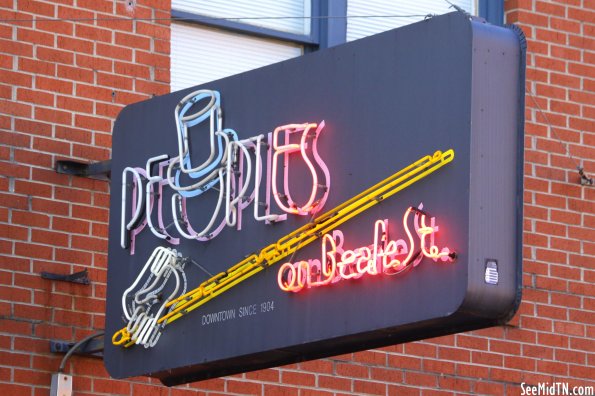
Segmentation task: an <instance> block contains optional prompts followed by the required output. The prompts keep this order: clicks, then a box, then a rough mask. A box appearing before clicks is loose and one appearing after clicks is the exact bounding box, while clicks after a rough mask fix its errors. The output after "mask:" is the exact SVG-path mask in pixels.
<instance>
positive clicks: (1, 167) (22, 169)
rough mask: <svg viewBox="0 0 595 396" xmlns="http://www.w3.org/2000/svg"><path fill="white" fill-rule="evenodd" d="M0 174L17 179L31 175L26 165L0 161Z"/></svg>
mask: <svg viewBox="0 0 595 396" xmlns="http://www.w3.org/2000/svg"><path fill="white" fill-rule="evenodd" d="M0 175H3V176H7V177H15V178H19V179H28V178H29V176H30V175H31V168H30V167H29V166H26V165H19V164H13V163H9V162H3V161H0ZM4 180H6V179H4Z"/></svg>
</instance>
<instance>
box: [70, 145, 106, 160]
mask: <svg viewBox="0 0 595 396" xmlns="http://www.w3.org/2000/svg"><path fill="white" fill-rule="evenodd" d="M72 155H73V156H74V157H78V158H84V159H86V160H91V161H104V160H106V159H108V158H109V157H110V150H108V149H106V148H101V147H92V146H85V145H82V144H74V145H73V147H72Z"/></svg>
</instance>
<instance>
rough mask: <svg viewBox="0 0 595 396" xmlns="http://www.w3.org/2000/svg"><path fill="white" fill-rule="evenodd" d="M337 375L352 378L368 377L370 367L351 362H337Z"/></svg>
mask: <svg viewBox="0 0 595 396" xmlns="http://www.w3.org/2000/svg"><path fill="white" fill-rule="evenodd" d="M335 370H336V373H337V375H339V376H343V377H350V378H368V368H367V367H364V366H361V365H356V364H350V363H337V364H336V366H335Z"/></svg>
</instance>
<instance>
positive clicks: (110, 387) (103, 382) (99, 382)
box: [93, 378, 131, 395]
mask: <svg viewBox="0 0 595 396" xmlns="http://www.w3.org/2000/svg"><path fill="white" fill-rule="evenodd" d="M130 385H131V384H130V383H128V382H125V381H115V380H107V379H101V378H95V379H93V390H94V391H95V392H99V393H107V394H110V395H130V394H131V393H130Z"/></svg>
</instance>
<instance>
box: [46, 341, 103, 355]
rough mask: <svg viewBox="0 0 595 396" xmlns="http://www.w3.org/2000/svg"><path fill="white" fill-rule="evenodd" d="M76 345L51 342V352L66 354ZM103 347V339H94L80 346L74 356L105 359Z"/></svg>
mask: <svg viewBox="0 0 595 396" xmlns="http://www.w3.org/2000/svg"><path fill="white" fill-rule="evenodd" d="M75 344H76V343H74V342H64V341H55V340H50V352H52V353H62V354H64V353H67V352H68V351H69V350H70V349H71V348H72V347H73V346H74V345H75ZM103 347H104V343H103V337H99V338H94V339H91V340H89V341H87V342H85V343H84V344H82V345H81V346H79V347H78V348H77V349H76V351H75V352H74V354H75V355H82V356H88V357H95V358H99V359H103Z"/></svg>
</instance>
